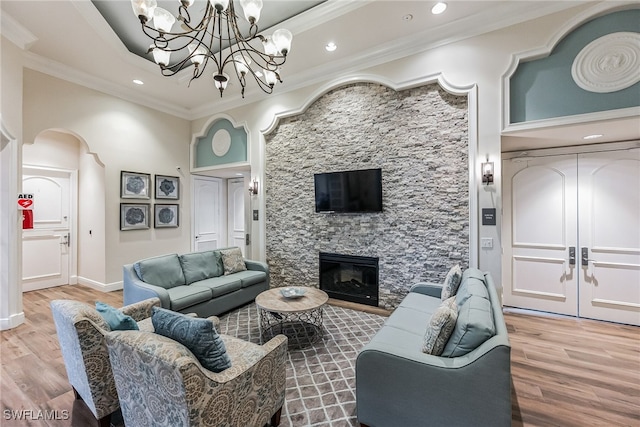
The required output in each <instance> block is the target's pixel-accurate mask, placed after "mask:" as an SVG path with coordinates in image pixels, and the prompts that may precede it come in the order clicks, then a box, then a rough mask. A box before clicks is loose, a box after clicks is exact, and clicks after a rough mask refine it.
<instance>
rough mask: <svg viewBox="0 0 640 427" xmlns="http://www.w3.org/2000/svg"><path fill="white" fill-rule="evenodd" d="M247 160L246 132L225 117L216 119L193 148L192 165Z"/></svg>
mask: <svg viewBox="0 0 640 427" xmlns="http://www.w3.org/2000/svg"><path fill="white" fill-rule="evenodd" d="M246 161H247V132H246V131H245V130H244V129H243V128H242V127H240V128H235V127H233V124H232V123H231V122H230V121H229V120H227V119H220V120H216V121H215V122H213V123H212V124H211V126H209V129H208V130H207V133H206V134H205V135H203V136H201V137H199V138H198V139H197V141H196V144H195V150H194V160H193V162H194V165H193V166H194V167H195V168H202V167H209V166H220V165H226V164H230V163H240V162H246Z"/></svg>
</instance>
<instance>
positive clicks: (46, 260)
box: [22, 167, 72, 291]
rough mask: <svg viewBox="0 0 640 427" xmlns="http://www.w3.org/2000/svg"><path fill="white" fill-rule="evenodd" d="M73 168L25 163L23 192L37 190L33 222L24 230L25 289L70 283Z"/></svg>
mask: <svg viewBox="0 0 640 427" xmlns="http://www.w3.org/2000/svg"><path fill="white" fill-rule="evenodd" d="M71 183H72V172H71V171H60V170H49V169H39V168H31V167H24V168H23V175H22V191H23V193H30V194H33V197H34V204H33V206H34V209H33V225H34V228H33V229H31V230H23V232H22V289H23V291H32V290H36V289H43V288H48V287H52V286H60V285H66V284H68V283H69V270H70V261H71V258H70V248H69V244H70V238H71V236H70V232H71V212H72V210H71V206H72V205H71Z"/></svg>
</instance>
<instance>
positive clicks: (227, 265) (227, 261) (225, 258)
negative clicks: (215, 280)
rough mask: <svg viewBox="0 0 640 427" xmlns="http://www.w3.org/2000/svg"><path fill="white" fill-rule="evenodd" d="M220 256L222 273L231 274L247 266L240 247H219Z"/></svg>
mask: <svg viewBox="0 0 640 427" xmlns="http://www.w3.org/2000/svg"><path fill="white" fill-rule="evenodd" d="M220 255H221V256H222V265H223V266H224V274H225V275H228V274H233V273H237V272H239V271H245V270H246V269H247V266H246V265H245V263H244V259H243V258H242V251H241V250H240V248H229V249H220Z"/></svg>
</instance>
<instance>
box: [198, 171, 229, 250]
mask: <svg viewBox="0 0 640 427" xmlns="http://www.w3.org/2000/svg"><path fill="white" fill-rule="evenodd" d="M222 200H223V199H222V180H220V179H218V178H208V177H194V178H193V226H194V230H193V236H194V242H193V248H194V251H207V250H212V249H217V248H220V247H224V246H226V234H224V233H221V229H222V227H221V221H222V212H221V209H222V206H221V205H222Z"/></svg>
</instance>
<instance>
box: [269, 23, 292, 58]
mask: <svg viewBox="0 0 640 427" xmlns="http://www.w3.org/2000/svg"><path fill="white" fill-rule="evenodd" d="M271 40H273V44H275V46H276V50H277V51H278V52H280V53H281V54H282V55H284V56H287V53H289V51H290V50H291V40H293V34H291V31H289V30H285V29H284V28H280V29H279V30H276V31H274V32H273V35H272V36H271Z"/></svg>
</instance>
